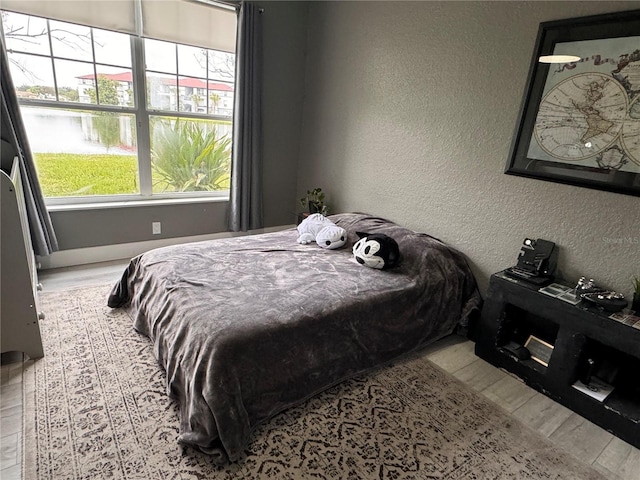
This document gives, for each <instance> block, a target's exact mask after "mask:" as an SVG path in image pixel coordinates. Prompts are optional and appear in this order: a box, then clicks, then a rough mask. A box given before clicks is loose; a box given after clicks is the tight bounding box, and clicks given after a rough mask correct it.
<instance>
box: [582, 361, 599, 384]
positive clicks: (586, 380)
mask: <svg viewBox="0 0 640 480" xmlns="http://www.w3.org/2000/svg"><path fill="white" fill-rule="evenodd" d="M595 366H596V361H595V360H594V359H593V358H588V359H587V368H586V370H585V372H584V377H583V378H582V379H581V380H582V383H584V384H585V385H589V384H590V383H591V376H592V375H593V369H594V368H595Z"/></svg>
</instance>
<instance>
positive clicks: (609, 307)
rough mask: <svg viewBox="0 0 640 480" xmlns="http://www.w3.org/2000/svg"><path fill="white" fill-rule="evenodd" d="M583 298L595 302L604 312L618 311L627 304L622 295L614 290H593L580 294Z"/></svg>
mask: <svg viewBox="0 0 640 480" xmlns="http://www.w3.org/2000/svg"><path fill="white" fill-rule="evenodd" d="M581 297H582V298H583V299H584V300H587V301H588V302H591V303H593V304H595V305H596V306H598V307H600V308H602V309H603V310H605V311H606V312H619V311H620V310H622V309H623V308H624V307H626V306H627V301H626V300H625V299H624V295H622V294H621V293H616V292H607V291H605V292H593V293H585V294H583V295H581Z"/></svg>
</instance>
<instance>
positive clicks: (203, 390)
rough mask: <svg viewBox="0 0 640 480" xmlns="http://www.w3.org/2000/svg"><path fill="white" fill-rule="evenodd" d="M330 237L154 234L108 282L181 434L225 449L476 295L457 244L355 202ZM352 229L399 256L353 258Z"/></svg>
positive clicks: (414, 341)
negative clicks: (388, 263)
mask: <svg viewBox="0 0 640 480" xmlns="http://www.w3.org/2000/svg"><path fill="white" fill-rule="evenodd" d="M330 218H331V219H332V220H333V221H334V222H336V223H337V224H338V225H340V226H341V227H343V228H344V229H346V230H347V232H348V234H349V241H348V242H347V245H346V246H345V247H344V248H342V249H339V250H325V249H322V248H319V247H318V246H317V245H315V244H312V245H299V244H298V243H296V238H297V231H296V230H295V229H290V230H285V231H282V232H275V233H268V234H263V235H256V236H246V237H239V238H232V239H221V240H212V241H206V242H197V243H190V244H184V245H176V246H171V247H165V248H159V249H156V250H152V251H149V252H147V253H144V254H142V255H139V256H137V257H135V258H133V259H132V260H131V263H130V264H129V266H128V267H127V269H126V271H125V272H124V273H123V276H122V279H121V280H120V281H119V282H118V283H117V284H116V285H115V286H114V288H113V290H112V292H111V294H110V296H109V299H108V305H109V306H110V307H114V308H115V307H125V308H127V309H128V312H129V314H130V316H131V317H132V320H133V324H134V327H135V329H136V330H137V331H139V332H141V333H143V334H144V335H147V336H149V337H150V338H151V339H152V341H153V343H154V351H155V355H156V356H157V359H158V361H159V362H160V364H161V365H162V367H163V368H164V369H165V370H166V376H167V389H168V393H169V395H170V396H172V397H174V398H175V399H177V400H178V402H179V404H180V414H181V423H180V436H179V441H180V442H181V443H183V444H187V445H192V446H194V447H196V448H199V449H200V450H202V451H204V452H207V453H210V454H212V455H213V456H214V458H213V460H214V461H216V462H218V463H224V462H226V461H227V460H230V461H234V460H236V459H237V458H238V456H239V455H240V454H241V452H242V451H243V449H244V448H245V446H246V444H247V442H248V439H249V436H250V432H251V430H252V428H253V427H255V426H256V424H258V423H259V422H261V421H264V420H266V419H268V418H270V417H272V416H273V415H275V414H276V413H278V412H280V411H282V410H284V409H286V408H287V407H290V406H292V405H295V404H297V403H300V402H301V401H303V400H305V399H306V398H308V397H310V396H312V395H314V394H316V393H318V392H320V391H322V390H324V389H326V388H328V387H329V386H331V385H334V384H336V383H338V382H340V381H342V380H344V379H346V378H348V377H351V376H353V375H355V374H357V373H361V372H363V371H366V370H368V369H371V368H373V367H375V366H378V365H381V364H383V363H385V362H388V361H390V360H392V359H394V358H396V357H398V356H399V355H402V354H404V353H406V352H408V351H411V350H413V349H415V348H417V347H419V346H421V345H424V344H426V343H428V342H431V341H434V340H436V339H439V338H441V337H442V336H444V335H447V334H449V333H451V332H453V331H454V330H455V328H456V326H457V325H458V324H460V323H462V324H464V323H465V322H466V321H467V319H468V317H469V315H470V314H471V313H472V312H473V311H474V310H476V309H478V308H479V306H480V303H481V299H480V296H479V293H478V291H477V288H476V283H475V280H474V278H473V275H472V274H471V272H470V270H469V268H468V266H467V263H466V261H465V259H464V258H463V256H462V255H461V254H460V253H458V252H457V251H456V250H454V249H452V248H450V247H448V246H446V245H444V244H443V243H441V242H440V241H438V240H436V239H434V238H432V237H430V236H428V235H424V234H419V233H415V232H413V231H410V230H407V229H405V228H402V227H399V226H397V225H395V224H393V223H391V222H388V221H386V220H384V219H381V218H377V217H372V216H369V215H365V214H341V215H334V216H332V217H330ZM356 231H361V232H368V233H385V234H387V235H389V236H391V237H392V238H394V239H395V240H396V241H397V242H398V245H399V247H400V252H401V255H402V261H401V264H400V266H398V267H396V268H394V269H391V270H375V269H371V268H367V267H364V266H362V265H359V264H357V263H356V262H355V261H353V259H352V255H351V246H352V245H353V243H354V242H355V241H357V236H356Z"/></svg>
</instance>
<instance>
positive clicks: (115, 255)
mask: <svg viewBox="0 0 640 480" xmlns="http://www.w3.org/2000/svg"><path fill="white" fill-rule="evenodd" d="M293 227H295V225H280V226H277V227H268V228H261V229H258V230H250V231H248V232H220V233H211V234H207V235H194V236H190V237H176V238H162V239H159V240H148V241H145V242H133V243H119V244H116V245H103V246H99V247H88V248H76V249H72V250H60V251H58V252H54V253H52V254H51V255H48V256H46V257H38V258H37V260H38V262H39V269H40V270H49V269H51V268H61V267H71V266H75V265H86V264H88V263H99V262H108V261H111V260H121V259H126V258H132V257H135V256H136V255H140V254H141V253H144V252H146V251H149V250H152V249H154V248H160V247H166V246H168V245H177V244H180V243H188V242H201V241H203V240H214V239H216V238H232V237H241V236H244V235H257V234H260V233H270V232H277V231H280V230H285V229H287V228H293Z"/></svg>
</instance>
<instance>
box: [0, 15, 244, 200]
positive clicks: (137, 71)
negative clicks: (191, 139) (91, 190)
mask: <svg viewBox="0 0 640 480" xmlns="http://www.w3.org/2000/svg"><path fill="white" fill-rule="evenodd" d="M9 13H11V12H9ZM30 16H31V17H37V16H35V15H30ZM37 18H43V19H44V20H45V21H46V22H47V28H48V32H47V36H48V41H49V44H50V46H49V54H48V55H46V54H41V53H29V52H22V51H18V50H15V52H16V53H19V54H24V55H30V56H37V57H41V58H46V59H48V60H50V61H51V62H52V64H53V79H54V87H55V91H56V100H40V99H28V98H19V99H18V104H19V105H20V106H25V107H38V108H47V109H53V110H66V111H69V110H71V111H78V112H81V111H88V112H113V113H122V114H129V115H133V117H134V119H135V123H136V129H135V131H136V136H135V138H136V147H137V155H136V157H137V163H138V181H139V190H140V191H139V193H136V194H116V195H84V196H66V197H64V196H60V197H45V203H46V205H47V206H54V207H55V206H62V207H64V206H74V205H78V206H82V205H89V204H105V205H106V204H119V205H122V204H127V203H130V204H138V203H140V204H145V203H149V204H152V203H153V202H154V201H161V202H162V203H166V202H167V201H170V202H171V203H173V202H172V201H175V203H181V201H182V202H184V203H191V202H194V201H196V202H197V201H206V200H211V201H221V200H228V199H229V195H230V191H229V190H212V191H186V192H162V193H153V180H152V167H151V165H152V163H151V135H150V134H151V131H150V117H152V116H161V117H169V118H175V119H176V120H179V119H189V120H208V121H211V120H214V121H215V120H219V121H224V122H230V124H231V129H232V133H231V140H232V144H231V151H232V152H233V108H234V106H233V105H232V107H231V112H232V113H231V116H226V115H218V114H208V113H198V112H183V111H180V107H179V104H178V105H177V109H176V110H162V109H157V108H151V107H150V106H149V105H148V99H147V73H154V72H155V70H147V68H146V62H145V46H144V42H145V38H144V37H142V36H138V35H134V34H131V33H123V32H117V33H122V34H124V35H128V36H129V40H130V48H131V72H132V82H133V85H132V89H133V91H134V95H133V96H134V105H133V106H132V107H129V106H124V105H101V104H99V103H95V104H93V103H81V102H68V101H60V100H59V92H58V85H57V76H56V71H55V60H56V59H61V60H73V59H69V58H67V57H57V56H55V55H54V52H53V50H52V48H51V33H50V27H49V21H51V20H55V19H50V18H45V17H37ZM55 21H58V20H55ZM66 23H70V24H74V25H80V24H77V23H74V22H66ZM81 26H83V27H88V28H90V29H91V30H90V31H91V41H92V44H91V49H92V57H93V58H92V60H91V61H82V63H87V65H88V66H91V67H92V68H93V72H94V76H95V79H94V81H95V88H96V92H98V96H99V89H98V88H97V87H98V82H97V75H99V74H97V73H96V72H97V69H96V67H97V66H105V67H113V68H127V67H122V66H120V65H113V64H107V63H103V62H97V61H96V58H95V52H94V45H93V41H94V40H93V36H94V35H93V31H94V30H96V29H97V30H107V29H104V28H99V27H92V26H89V25H81ZM107 31H108V30H107ZM0 32H1V34H2V35H3V37H4V29H3V26H2V24H1V23H0ZM168 43H171V44H173V45H176V52H177V50H178V48H177V45H187V46H194V45H188V44H183V43H178V42H173V41H168ZM196 47H197V48H204V49H206V50H207V52H209V51H213V50H214V49H211V48H207V47H199V46H196ZM11 51H12V50H10V52H11ZM233 54H234V55H235V52H234V53H233ZM208 57H209V53H207V62H208ZM74 61H77V60H74ZM176 62H177V58H176ZM207 67H208V63H207ZM182 77H184V78H192V77H191V76H187V75H183V76H181V75H179V71H176V74H175V78H176V79H177V80H178V81H179V80H180V79H181V78H182ZM206 82H207V86H208V84H209V83H210V82H217V83H223V84H224V83H226V84H230V83H231V82H225V81H224V80H217V79H213V78H209V76H208V75H207V79H206ZM233 84H234V86H235V78H234V83H233ZM207 89H208V88H207ZM234 90H235V89H234ZM178 100H179V95H178ZM208 105H209V100H207V110H208ZM28 134H29V133H28V132H27V135H28Z"/></svg>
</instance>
